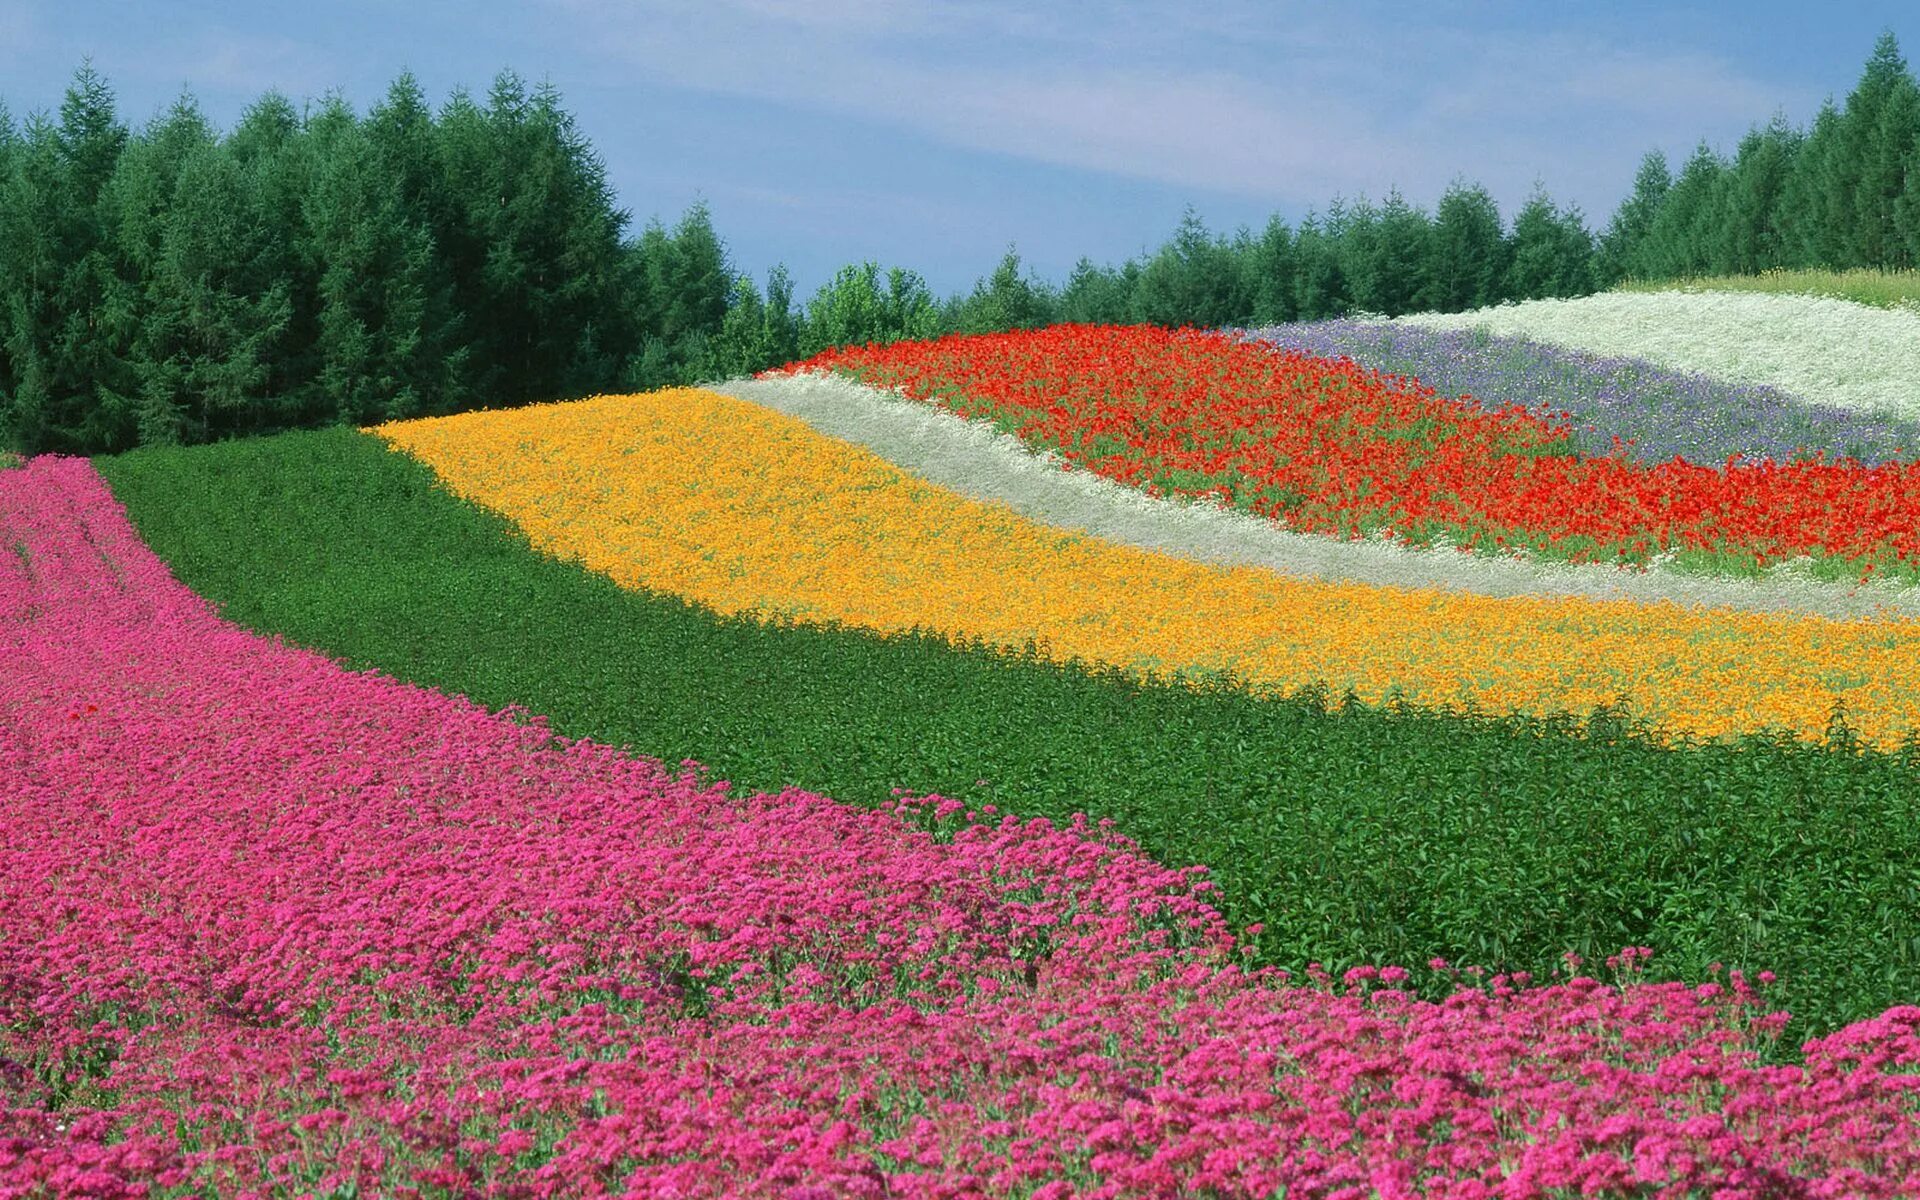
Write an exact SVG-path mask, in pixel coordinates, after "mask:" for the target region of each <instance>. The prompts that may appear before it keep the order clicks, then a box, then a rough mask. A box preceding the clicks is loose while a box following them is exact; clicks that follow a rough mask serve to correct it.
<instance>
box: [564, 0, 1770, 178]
mask: <svg viewBox="0 0 1920 1200" xmlns="http://www.w3.org/2000/svg"><path fill="white" fill-rule="evenodd" d="M550 2H551V3H553V4H556V5H557V6H559V7H560V8H562V9H563V10H564V11H566V12H567V13H568V14H569V15H570V17H571V18H572V23H573V24H574V25H575V26H576V28H577V30H578V33H579V35H580V46H579V51H580V53H582V54H583V55H600V56H608V55H611V56H615V57H617V58H618V59H619V60H621V61H622V62H623V63H625V64H626V65H628V66H629V67H634V68H639V69H641V70H643V71H644V72H645V73H646V75H647V77H648V78H649V79H650V80H652V81H655V82H662V83H667V84H670V85H675V86H679V87H683V88H688V89H693V90H698V91H705V92H710V93H717V94H725V95H732V96H739V97H749V98H753V99H759V100H764V101H768V102H771V103H775V104H780V105H785V106H790V107H793V108H797V109H803V110H813V111H817V112H821V113H826V114H831V115H840V116H858V117H860V118H863V119H866V120H878V121H884V122H887V123H891V124H893V125H895V126H896V127H899V128H903V129H906V130H909V131H913V132H917V133H920V134H922V135H924V136H927V137H930V138H933V139H935V140H938V141H941V142H945V143H947V144H949V145H954V146H961V147H966V148H969V149H973V150H980V151H987V152H991V153H998V154H1005V155H1010V156H1014V157H1018V158H1022V159H1027V160H1030V161H1035V162H1043V163H1052V164H1057V165H1061V166H1069V167H1078V168H1084V169H1090V170H1095V171H1100V172H1106V173H1110V174H1113V175H1116V176H1121V177H1131V178H1137V179H1144V180H1153V181H1157V182H1161V183H1169V184H1174V185H1177V186H1186V187H1192V188H1196V189H1205V190H1208V191H1215V192H1229V193H1236V194H1240V195H1245V196H1249V197H1255V198H1258V199H1260V200H1262V201H1264V202H1268V203H1273V204H1276V205H1288V206H1302V207H1304V206H1306V205H1319V204H1324V203H1325V201H1326V200H1328V199H1329V198H1331V197H1332V196H1333V195H1334V194H1336V193H1340V194H1345V195H1349V196H1351V195H1354V194H1356V193H1359V192H1366V193H1368V194H1370V195H1373V196H1376V197H1377V196H1379V195H1380V194H1382V193H1383V192H1384V191H1385V190H1386V188H1387V187H1388V186H1389V185H1397V186H1399V187H1400V188H1401V190H1402V191H1403V192H1405V193H1406V194H1407V195H1408V196H1409V198H1411V199H1414V200H1415V201H1416V202H1424V203H1430V202H1431V200H1432V199H1434V198H1436V197H1437V195H1438V193H1439V191H1440V190H1441V188H1443V187H1444V186H1445V184H1446V182H1447V181H1448V180H1449V179H1451V178H1452V177H1453V176H1454V175H1456V174H1465V175H1466V176H1468V177H1469V178H1477V179H1480V180H1481V181H1483V182H1485V183H1486V184H1487V185H1488V187H1489V188H1490V190H1492V191H1493V192H1494V194H1495V195H1496V196H1497V197H1499V198H1500V199H1501V201H1502V204H1503V207H1509V208H1510V207H1511V206H1513V205H1517V203H1518V202H1519V200H1520V198H1521V197H1522V196H1523V195H1524V193H1525V191H1526V190H1527V189H1528V188H1529V187H1530V186H1531V184H1532V183H1533V180H1534V179H1535V178H1536V177H1540V178H1542V179H1544V180H1545V182H1546V183H1547V186H1548V188H1549V190H1550V191H1552V192H1553V193H1554V195H1555V196H1556V197H1561V198H1563V199H1571V200H1583V201H1585V202H1586V203H1585V207H1586V208H1587V209H1588V212H1589V214H1590V215H1592V214H1594V213H1595V212H1596V211H1598V210H1601V209H1604V208H1610V207H1611V204H1612V202H1613V201H1614V200H1616V199H1617V198H1618V196H1619V194H1620V192H1621V190H1622V188H1623V186H1624V183H1623V181H1624V180H1625V179H1627V178H1628V177H1629V175H1630V173H1631V168H1632V164H1633V163H1634V162H1635V161H1637V160H1638V158H1639V156H1640V154H1642V153H1644V152H1645V151H1646V150H1647V149H1649V148H1651V147H1652V146H1654V145H1664V144H1666V143H1669V142H1680V143H1683V144H1684V143H1691V141H1693V140H1694V139H1696V138H1698V137H1699V136H1701V135H1702V134H1709V133H1710V132H1711V131H1712V130H1714V129H1731V130H1733V132H1734V133H1735V135H1737V133H1738V132H1739V131H1740V130H1743V129H1744V128H1745V126H1746V125H1747V124H1749V123H1752V122H1755V121H1759V120H1763V119H1765V117H1766V116H1767V115H1768V114H1770V113H1771V112H1772V111H1773V110H1774V108H1776V107H1778V106H1780V105H1781V104H1782V103H1783V102H1787V101H1790V100H1792V99H1795V98H1794V97H1782V96H1780V95H1779V94H1778V91H1777V89H1773V88H1770V87H1767V86H1764V85H1762V84H1761V83H1758V82H1756V81H1754V80H1752V79H1749V78H1747V77H1745V76H1743V75H1741V74H1740V73H1739V72H1737V71H1736V70H1734V69H1733V68H1731V67H1729V66H1728V65H1726V64H1724V63H1722V62H1720V61H1719V60H1716V59H1713V58H1710V57H1707V56H1703V55H1700V54H1693V53H1680V52H1677V51H1673V52H1670V51H1665V50H1633V49H1626V48H1621V47H1618V46H1608V45H1605V44H1603V43H1600V42H1598V41H1597V40H1595V39H1591V38H1582V37H1578V36H1573V35H1570V34H1560V33H1548V34H1522V33H1517V32H1512V31H1498V30H1496V31H1492V32H1474V33H1468V32H1462V31H1460V30H1457V29H1452V28H1446V27H1437V26H1426V25H1421V24H1418V23H1416V22H1415V21H1414V20H1413V19H1411V18H1397V19H1394V20H1386V19H1380V20H1376V21H1374V22H1373V23H1372V24H1367V23H1365V21H1364V19H1363V18H1358V17H1355V16H1354V15H1353V14H1351V13H1344V14H1341V15H1340V16H1339V17H1338V18H1329V17H1325V16H1322V15H1320V14H1319V12H1318V11H1317V10H1310V9H1308V10H1300V11H1297V12H1291V13H1283V14H1276V13H1274V12H1273V11H1272V9H1271V8H1270V7H1269V6H1252V5H1240V6H1234V5H1211V6H1206V7H1204V8H1201V9H1193V10H1188V9H1185V8H1183V9H1182V10H1180V11H1179V13H1178V14H1177V15H1174V14H1172V13H1170V12H1169V11H1168V10H1167V9H1166V8H1165V7H1164V6H1152V5H1146V4H1103V5H1100V6H1097V7H1087V8H1084V9H1078V10H1074V9H1070V8H1069V7H1067V6H1045V7H1039V8H1036V7H1033V6H1027V5H1013V4H1009V3H1004V2H1001V0H970V2H966V3H933V2H932V0H915V2H913V3H903V4H887V3H882V2H880V0H807V2H796V3H791V4H785V3H776V2H775V0H708V2H706V3H699V4H691V3H685V2H683V0H672V2H669V3H652V4H648V3H641V4H633V3H622V4H614V3H613V2H612V0H550ZM1196 64H1208V65H1206V66H1205V67H1203V68H1197V67H1196ZM1569 129H1580V130H1582V131H1583V136H1582V137H1580V138H1577V139H1575V138H1569V137H1568V136H1567V130H1569Z"/></svg>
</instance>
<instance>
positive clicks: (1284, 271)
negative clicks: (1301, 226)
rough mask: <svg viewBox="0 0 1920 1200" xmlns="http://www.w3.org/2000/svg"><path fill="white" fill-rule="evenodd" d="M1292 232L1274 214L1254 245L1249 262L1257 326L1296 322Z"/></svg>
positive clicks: (1253, 317) (1278, 216)
mask: <svg viewBox="0 0 1920 1200" xmlns="http://www.w3.org/2000/svg"><path fill="white" fill-rule="evenodd" d="M1294 267H1295V264H1294V259H1293V231H1292V230H1290V229H1288V228H1287V223H1286V222H1285V221H1283V220H1281V219H1280V214H1278V213H1275V214H1274V215H1273V216H1271V217H1269V218H1267V227H1266V229H1265V230H1263V231H1262V232H1261V234H1260V240H1259V241H1257V242H1255V243H1254V245H1253V248H1252V251H1251V252H1250V255H1249V258H1248V272H1249V274H1250V275H1251V276H1252V282H1251V286H1250V290H1251V292H1252V295H1253V316H1252V321H1253V323H1254V324H1255V325H1273V324H1279V323H1282V322H1286V321H1291V320H1293V318H1294V312H1295V309H1294V285H1293V274H1294Z"/></svg>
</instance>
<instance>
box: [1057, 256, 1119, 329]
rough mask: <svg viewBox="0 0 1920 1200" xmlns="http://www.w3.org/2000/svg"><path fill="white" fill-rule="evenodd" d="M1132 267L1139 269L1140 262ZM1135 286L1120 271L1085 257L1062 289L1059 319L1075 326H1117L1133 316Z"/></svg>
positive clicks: (1075, 266) (1068, 277)
mask: <svg viewBox="0 0 1920 1200" xmlns="http://www.w3.org/2000/svg"><path fill="white" fill-rule="evenodd" d="M1128 265H1129V266H1132V267H1134V268H1135V271H1136V272H1137V271H1138V266H1137V264H1133V263H1129V264H1128ZM1132 302H1133V295H1132V289H1131V287H1130V285H1129V283H1128V281H1127V280H1125V279H1124V278H1123V277H1122V275H1121V273H1120V272H1119V271H1116V270H1114V269H1113V268H1112V267H1100V266H1095V265H1094V262H1093V260H1092V259H1090V258H1087V257H1085V256H1082V257H1081V258H1080V260H1079V261H1078V262H1076V263H1074V264H1073V271H1072V273H1071V274H1069V275H1068V276H1067V284H1066V287H1064V288H1062V289H1061V292H1060V319H1061V320H1062V321H1066V322H1070V323H1072V324H1076V325H1118V324H1122V323H1124V322H1126V321H1127V320H1129V319H1130V314H1131V312H1132Z"/></svg>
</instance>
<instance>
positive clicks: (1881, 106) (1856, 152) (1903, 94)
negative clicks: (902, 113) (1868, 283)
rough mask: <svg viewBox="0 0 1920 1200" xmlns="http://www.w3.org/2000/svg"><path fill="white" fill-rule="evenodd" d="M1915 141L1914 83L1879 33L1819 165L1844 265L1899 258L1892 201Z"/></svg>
mask: <svg viewBox="0 0 1920 1200" xmlns="http://www.w3.org/2000/svg"><path fill="white" fill-rule="evenodd" d="M1916 140H1920V88H1917V87H1916V85H1915V83H1914V79H1913V75H1912V73H1911V72H1909V71H1908V70H1907V64H1906V60H1905V59H1903V58H1902V57H1901V56H1900V47H1899V43H1898V42H1897V41H1896V40H1895V39H1894V36H1893V32H1892V31H1891V30H1887V31H1885V32H1883V33H1882V34H1881V35H1880V37H1879V40H1878V41H1876V42H1875V44H1874V47H1873V54H1872V56H1871V57H1869V58H1868V59H1867V65H1866V68H1865V69H1864V70H1863V71H1862V72H1861V76H1860V82H1859V84H1858V85H1857V86H1856V87H1855V88H1854V90H1853V93H1852V94H1851V95H1849V96H1848V97H1847V103H1846V108H1845V109H1844V111H1843V112H1842V113H1841V116H1840V122H1839V130H1838V137H1837V139H1836V149H1835V153H1834V155H1833V158H1832V159H1831V160H1830V161H1829V162H1828V163H1827V164H1826V167H1827V171H1828V172H1829V177H1828V189H1829V191H1830V194H1831V195H1832V196H1833V197H1834V200H1835V204H1836V209H1837V211H1836V212H1835V214H1834V215H1835V216H1836V217H1837V218H1838V229H1839V246H1838V249H1839V250H1840V253H1841V256H1842V262H1841V263H1840V264H1835V265H1842V266H1844V267H1889V266H1898V265H1902V262H1903V261H1904V258H1905V245H1904V241H1903V240H1902V239H1901V237H1900V236H1899V233H1898V231H1897V230H1896V229H1895V227H1894V212H1893V208H1894V203H1895V201H1897V200H1898V199H1899V197H1900V195H1901V193H1902V192H1903V191H1904V189H1905V173H1906V160H1907V157H1908V155H1909V153H1910V152H1911V151H1912V149H1913V146H1914V143H1915V141H1916Z"/></svg>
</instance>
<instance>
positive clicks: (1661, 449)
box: [1248, 320, 1920, 467]
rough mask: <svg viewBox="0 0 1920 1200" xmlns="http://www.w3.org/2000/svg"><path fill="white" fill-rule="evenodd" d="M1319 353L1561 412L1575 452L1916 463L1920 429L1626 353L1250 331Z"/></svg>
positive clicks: (1406, 336)
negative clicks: (1618, 446) (1619, 449)
mask: <svg viewBox="0 0 1920 1200" xmlns="http://www.w3.org/2000/svg"><path fill="white" fill-rule="evenodd" d="M1248 336H1250V337H1253V338H1257V339H1259V340H1260V341H1264V342H1270V343H1272V344H1273V345H1276V346H1284V347H1286V348H1287V349H1289V350H1299V351H1302V352H1304V353H1307V354H1314V355H1318V356H1320V357H1322V358H1339V357H1343V356H1344V357H1347V358H1351V359H1352V360H1353V361H1355V362H1357V363H1359V364H1360V365H1361V366H1363V367H1368V368H1370V369H1372V370H1375V371H1382V372H1386V373H1388V374H1394V375H1409V376H1412V377H1414V378H1416V379H1418V380H1420V381H1421V382H1422V383H1424V384H1426V385H1428V386H1430V387H1432V388H1433V389H1434V390H1435V391H1437V392H1439V393H1440V394H1441V395H1444V396H1459V395H1466V396H1471V397H1472V398H1473V399H1475V400H1477V401H1479V402H1480V403H1481V404H1483V405H1488V406H1493V407H1499V406H1504V405H1519V406H1522V407H1525V408H1529V409H1533V410H1536V411H1541V412H1545V413H1549V414H1550V413H1554V412H1564V413H1566V414H1567V419H1568V421H1569V422H1570V423H1571V424H1572V427H1573V445H1574V446H1576V447H1577V448H1578V449H1579V450H1580V452H1581V453H1582V454H1586V455H1606V454H1610V453H1612V452H1613V451H1614V448H1615V441H1614V439H1616V438H1618V439H1619V440H1620V442H1621V443H1624V444H1626V452H1627V453H1628V454H1630V455H1631V457H1633V458H1634V459H1637V460H1638V461H1640V462H1646V463H1659V462H1666V461H1668V460H1670V459H1674V458H1684V459H1685V460H1687V461H1688V462H1692V463H1701V464H1704V465H1707V466H1715V467H1717V466H1719V465H1721V464H1723V463H1725V462H1727V461H1728V460H1729V459H1745V460H1747V461H1749V462H1759V461H1760V460H1762V459H1772V460H1774V461H1775V462H1791V461H1793V460H1794V459H1796V458H1805V457H1811V456H1813V455H1815V454H1816V453H1817V452H1820V451H1825V452H1826V453H1827V454H1828V456H1829V457H1841V456H1844V457H1847V458H1852V459H1856V460H1858V461H1860V462H1862V463H1865V464H1866V465H1868V466H1873V465H1876V464H1879V463H1884V462H1897V461H1902V460H1911V459H1913V458H1915V457H1916V456H1920V422H1915V421H1913V420H1911V419H1907V418H1901V417H1892V416H1885V415H1880V414H1876V413H1873V412H1863V411H1860V410H1859V409H1857V408H1845V407H1841V406H1839V405H1835V404H1816V403H1812V402H1810V401H1808V400H1805V399H1803V398H1802V397H1799V396H1795V395H1790V394H1788V393H1786V392H1784V391H1782V390H1781V389H1779V388H1777V387H1771V386H1768V385H1766V384H1756V383H1731V382H1728V381H1726V380H1723V379H1720V378H1717V377H1715V376H1712V375H1708V374H1705V373H1703V372H1701V371H1698V370H1694V371H1685V370H1675V369H1673V368H1670V367H1663V366H1660V365H1659V364H1657V363H1652V362H1649V361H1647V360H1646V359H1643V358H1634V357H1632V356H1629V355H1622V354H1615V355H1605V356H1603V355H1599V354H1589V353H1583V352H1581V351H1578V350H1571V349H1567V348H1565V347H1562V346H1556V345H1553V344H1550V343H1548V342H1543V341H1536V340H1534V339H1533V338H1530V337H1527V336H1524V335H1521V334H1510V335H1507V336H1497V335H1494V334H1491V333H1489V332H1487V331H1486V330H1485V329H1459V328H1445V329H1428V328H1424V327H1422V326H1419V325H1409V324H1404V323H1400V322H1394V321H1348V320H1334V321H1310V322H1300V323H1297V324H1293V325H1269V326H1266V327H1265V328H1261V329H1254V330H1250V331H1248Z"/></svg>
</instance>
